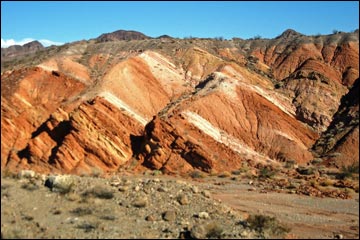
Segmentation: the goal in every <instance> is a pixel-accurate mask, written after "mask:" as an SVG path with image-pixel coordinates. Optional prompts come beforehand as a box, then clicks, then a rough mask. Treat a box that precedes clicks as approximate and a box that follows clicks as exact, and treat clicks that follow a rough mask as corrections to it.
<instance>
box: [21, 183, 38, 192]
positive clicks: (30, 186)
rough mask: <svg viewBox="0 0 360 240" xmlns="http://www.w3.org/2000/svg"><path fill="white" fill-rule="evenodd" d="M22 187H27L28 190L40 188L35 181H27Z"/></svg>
mask: <svg viewBox="0 0 360 240" xmlns="http://www.w3.org/2000/svg"><path fill="white" fill-rule="evenodd" d="M21 188H22V189H26V190H28V191H34V190H37V189H39V186H38V185H36V184H35V183H32V182H27V183H23V184H22V185H21Z"/></svg>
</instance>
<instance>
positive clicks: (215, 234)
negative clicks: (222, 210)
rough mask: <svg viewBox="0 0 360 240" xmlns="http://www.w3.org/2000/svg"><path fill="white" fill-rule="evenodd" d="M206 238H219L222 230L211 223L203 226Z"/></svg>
mask: <svg viewBox="0 0 360 240" xmlns="http://www.w3.org/2000/svg"><path fill="white" fill-rule="evenodd" d="M205 231H206V237H207V238H210V239H213V238H221V234H222V233H223V228H222V227H221V226H220V225H219V224H218V223H216V222H211V223H209V224H207V225H206V226H205Z"/></svg>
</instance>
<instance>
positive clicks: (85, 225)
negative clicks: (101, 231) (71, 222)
mask: <svg viewBox="0 0 360 240" xmlns="http://www.w3.org/2000/svg"><path fill="white" fill-rule="evenodd" d="M97 225H98V224H94V223H87V222H84V223H81V224H79V225H77V226H76V227H77V228H79V229H83V230H84V231H85V232H90V231H92V230H94V229H96V228H97V227H98V226H97Z"/></svg>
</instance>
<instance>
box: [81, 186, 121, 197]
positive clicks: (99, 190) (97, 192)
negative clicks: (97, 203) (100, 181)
mask: <svg viewBox="0 0 360 240" xmlns="http://www.w3.org/2000/svg"><path fill="white" fill-rule="evenodd" d="M82 196H83V197H88V196H93V197H97V198H101V199H112V198H113V197H114V193H113V190H112V189H108V188H107V187H104V186H100V185H97V186H94V187H93V188H91V189H89V190H87V191H85V192H84V193H83V194H82Z"/></svg>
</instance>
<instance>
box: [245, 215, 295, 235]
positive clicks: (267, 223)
mask: <svg viewBox="0 0 360 240" xmlns="http://www.w3.org/2000/svg"><path fill="white" fill-rule="evenodd" d="M247 224H248V226H249V228H250V229H253V230H255V231H257V232H259V233H260V235H261V236H262V237H266V238H268V237H271V236H281V235H284V234H286V233H288V232H289V231H290V229H289V228H287V227H285V226H281V225H280V223H279V222H278V220H277V219H276V218H275V217H270V216H265V215H250V216H249V218H248V219H247Z"/></svg>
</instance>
